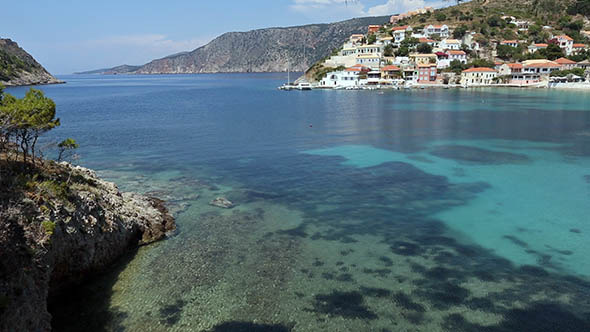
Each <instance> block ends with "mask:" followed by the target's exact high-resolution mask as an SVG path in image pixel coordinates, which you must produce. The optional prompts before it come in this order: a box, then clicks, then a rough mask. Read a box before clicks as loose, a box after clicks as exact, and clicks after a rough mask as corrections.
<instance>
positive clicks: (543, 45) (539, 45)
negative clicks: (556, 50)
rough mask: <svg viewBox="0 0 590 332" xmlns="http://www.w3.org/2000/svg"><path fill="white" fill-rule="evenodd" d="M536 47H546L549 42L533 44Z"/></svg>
mask: <svg viewBox="0 0 590 332" xmlns="http://www.w3.org/2000/svg"><path fill="white" fill-rule="evenodd" d="M533 45H534V46H536V47H547V46H549V44H545V43H540V44H533Z"/></svg>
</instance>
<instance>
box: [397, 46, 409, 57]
mask: <svg viewBox="0 0 590 332" xmlns="http://www.w3.org/2000/svg"><path fill="white" fill-rule="evenodd" d="M409 54H410V49H409V48H408V47H407V46H400V48H398V49H397V51H395V56H408V55H409Z"/></svg>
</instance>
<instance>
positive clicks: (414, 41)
mask: <svg viewBox="0 0 590 332" xmlns="http://www.w3.org/2000/svg"><path fill="white" fill-rule="evenodd" d="M419 43H420V40H418V38H413V37H409V38H405V39H404V40H402V42H401V43H400V47H404V46H405V47H408V48H412V47H415V46H416V45H418V44H419Z"/></svg>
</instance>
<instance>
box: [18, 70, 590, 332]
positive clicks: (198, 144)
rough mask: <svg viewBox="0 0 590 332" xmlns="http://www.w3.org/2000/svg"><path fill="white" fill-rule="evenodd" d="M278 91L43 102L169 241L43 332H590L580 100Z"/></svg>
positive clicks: (62, 304) (70, 299)
mask: <svg viewBox="0 0 590 332" xmlns="http://www.w3.org/2000/svg"><path fill="white" fill-rule="evenodd" d="M282 76H283V75H278V74H256V75H246V74H241V75H186V76H183V75H181V76H138V77H134V76H111V77H98V76H94V77H93V76H70V77H64V79H65V80H67V81H68V84H66V85H59V86H46V87H42V89H43V90H45V92H46V93H47V94H48V95H49V96H50V97H51V98H53V99H54V100H55V101H56V103H57V105H58V112H59V116H60V117H61V120H62V126H61V127H60V128H59V129H57V130H55V131H53V132H51V133H50V135H49V136H48V137H47V140H52V139H59V138H63V137H74V138H76V139H77V140H78V142H79V143H80V145H81V149H80V154H81V156H82V159H81V163H82V164H83V165H84V166H88V167H91V168H94V169H97V170H98V171H99V173H100V174H101V175H102V176H103V177H105V178H107V179H109V180H112V181H114V182H116V183H117V184H118V185H119V186H120V187H121V188H122V189H124V190H136V191H140V192H144V193H148V194H150V195H154V196H158V197H160V198H162V199H165V200H166V201H167V202H168V204H169V207H170V209H171V211H173V212H174V214H175V216H176V218H177V223H178V232H177V234H175V235H174V236H173V237H171V238H169V239H168V240H166V241H163V242H160V243H157V244H155V245H152V246H149V247H144V248H141V249H140V250H139V251H138V252H136V253H134V254H133V255H130V256H129V257H127V258H125V259H124V260H122V261H121V262H120V263H119V264H118V265H117V267H116V269H115V271H113V272H112V273H109V274H107V275H104V276H97V278H96V279H95V280H92V281H90V282H88V284H87V285H85V286H84V287H82V288H81V289H76V290H75V291H73V292H72V293H71V294H70V295H67V294H66V295H64V296H63V298H59V299H55V300H54V301H53V302H52V304H51V306H50V310H51V312H52V313H53V314H54V326H55V328H56V330H58V331H77V330H80V329H81V328H84V329H86V330H91V331H94V330H96V331H100V330H108V331H121V330H128V331H187V330H188V331H494V332H495V331H583V330H588V329H590V300H588V299H589V297H588V295H590V260H588V259H587V255H588V253H590V241H589V240H590V226H589V225H590V224H589V223H588V217H587V216H588V215H590V204H588V203H589V198H590V167H589V166H590V111H587V110H588V109H589V107H588V106H589V103H590V95H588V94H587V93H584V92H577V91H550V90H517V89H513V90H510V89H479V90H419V91H386V92H384V93H380V92H378V91H311V92H299V91H293V92H280V91H277V90H276V89H275V88H276V86H278V85H280V84H281V82H282V80H284V77H282ZM24 91H25V89H24V88H13V89H10V90H9V92H11V93H14V94H22V93H24ZM218 196H224V197H227V198H228V199H230V200H231V201H233V202H234V203H236V204H237V206H236V207H235V208H233V209H231V210H222V209H219V208H216V207H213V206H210V205H209V204H208V203H209V202H210V201H211V200H212V199H214V198H215V197H218Z"/></svg>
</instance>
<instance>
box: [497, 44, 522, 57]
mask: <svg viewBox="0 0 590 332" xmlns="http://www.w3.org/2000/svg"><path fill="white" fill-rule="evenodd" d="M496 51H497V52H498V58H500V59H503V60H520V59H521V55H522V52H523V48H522V46H519V47H512V46H509V45H498V47H497V48H496Z"/></svg>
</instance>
